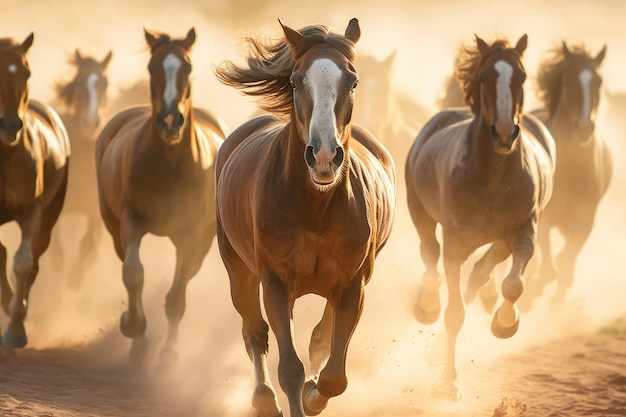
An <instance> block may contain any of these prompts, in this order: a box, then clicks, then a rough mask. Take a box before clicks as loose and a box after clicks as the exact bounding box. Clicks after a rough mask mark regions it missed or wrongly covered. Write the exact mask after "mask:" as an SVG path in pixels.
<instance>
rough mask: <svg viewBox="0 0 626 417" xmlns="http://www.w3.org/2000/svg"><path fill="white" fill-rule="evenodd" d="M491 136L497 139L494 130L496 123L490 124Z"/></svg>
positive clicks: (496, 133)
mask: <svg viewBox="0 0 626 417" xmlns="http://www.w3.org/2000/svg"><path fill="white" fill-rule="evenodd" d="M490 131H491V137H492V138H494V139H498V131H497V130H496V125H491V129H490Z"/></svg>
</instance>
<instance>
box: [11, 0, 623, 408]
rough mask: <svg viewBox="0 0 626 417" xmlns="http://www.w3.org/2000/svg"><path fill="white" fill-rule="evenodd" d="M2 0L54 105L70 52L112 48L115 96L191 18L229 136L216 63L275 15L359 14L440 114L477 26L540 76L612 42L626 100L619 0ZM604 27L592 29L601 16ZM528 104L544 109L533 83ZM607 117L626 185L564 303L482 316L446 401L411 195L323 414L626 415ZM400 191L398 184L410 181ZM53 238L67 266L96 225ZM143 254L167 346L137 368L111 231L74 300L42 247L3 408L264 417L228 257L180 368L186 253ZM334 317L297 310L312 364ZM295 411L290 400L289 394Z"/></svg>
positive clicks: (147, 250) (152, 305)
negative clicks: (315, 331) (517, 316)
mask: <svg viewBox="0 0 626 417" xmlns="http://www.w3.org/2000/svg"><path fill="white" fill-rule="evenodd" d="M2 3H3V4H5V7H4V12H3V15H2V16H0V22H2V27H3V29H2V33H1V34H0V35H6V36H11V37H15V38H17V39H20V40H21V39H23V38H25V37H26V36H27V35H28V34H29V33H30V32H31V31H34V32H35V43H34V45H33V48H32V50H31V52H30V54H29V57H30V64H31V70H32V73H33V76H32V79H31V97H36V98H41V99H44V100H51V99H52V98H53V97H52V94H53V92H52V89H51V85H52V82H53V81H54V80H57V79H60V78H67V77H69V76H70V75H72V74H71V73H69V72H68V67H67V65H66V58H67V56H69V55H70V54H71V53H72V51H73V50H74V48H77V47H78V48H80V49H81V51H82V52H83V53H84V54H88V55H89V54H93V55H95V56H96V57H98V58H101V57H103V56H104V55H105V54H106V52H107V51H108V50H109V49H113V51H114V58H113V61H112V63H111V67H110V76H111V77H110V78H111V80H110V85H111V87H110V88H111V91H112V94H113V95H114V94H115V92H116V91H117V89H119V88H122V87H123V86H124V85H128V84H130V83H132V82H134V80H136V79H137V78H141V77H144V76H145V74H146V68H145V66H146V62H147V52H146V51H145V49H144V46H143V34H142V28H144V27H146V28H148V29H152V30H160V31H165V32H168V33H171V34H173V35H175V36H182V35H184V34H185V33H186V31H187V30H188V29H189V28H190V27H191V26H195V27H196V30H197V33H198V41H197V44H196V46H195V49H194V53H193V55H192V59H193V60H194V77H195V84H194V87H195V88H194V99H195V103H196V104H198V105H202V106H206V107H207V108H210V109H213V110H216V111H219V113H220V114H221V115H222V116H223V117H224V119H225V120H226V121H227V123H228V124H229V125H230V126H231V127H233V128H234V127H235V126H237V124H238V123H240V122H242V121H243V120H245V118H246V117H248V115H249V114H250V113H252V112H253V111H254V107H253V106H252V104H251V103H250V102H249V100H247V99H245V98H241V97H240V96H239V95H238V93H237V92H234V91H230V90H229V89H227V88H226V87H223V86H220V85H218V84H217V81H215V79H214V77H213V76H212V74H211V65H212V64H214V63H217V62H219V61H221V60H222V59H238V58H239V57H240V56H241V54H242V52H243V51H242V49H241V48H240V44H239V38H240V37H241V35H242V34H250V33H253V34H256V33H259V32H261V31H263V30H268V31H270V32H272V33H275V34H276V33H278V32H277V30H278V26H277V22H276V18H278V17H280V18H281V19H283V20H284V21H285V22H286V23H288V24H290V25H292V26H295V27H298V26H304V25H307V24H311V23H325V24H329V25H331V26H333V27H335V28H337V30H339V31H342V30H343V29H344V28H345V25H346V23H347V21H348V20H349V19H350V18H351V17H353V16H357V17H359V19H360V21H361V28H362V30H363V35H362V38H361V41H360V46H361V47H362V48H363V50H366V51H367V52H370V53H373V54H376V55H378V56H380V57H384V56H387V55H388V54H389V52H390V51H391V50H393V49H397V50H398V51H399V53H398V61H397V70H396V72H397V74H396V79H395V84H396V85H397V86H398V88H403V89H405V90H407V91H408V92H409V93H411V94H414V95H415V97H417V99H418V100H419V101H420V102H422V103H424V105H425V106H430V107H432V106H434V104H435V103H436V96H437V94H438V90H439V88H440V86H441V84H442V83H443V81H444V79H445V77H447V76H448V75H449V72H450V69H451V63H452V60H453V55H454V52H455V51H456V49H457V47H458V44H459V42H461V41H467V40H471V39H472V37H473V35H474V33H478V34H480V35H481V36H483V37H485V38H490V37H493V36H494V35H496V34H502V35H506V36H510V38H511V39H514V40H515V39H517V38H519V36H520V35H521V34H523V33H528V34H529V42H530V43H529V49H528V52H527V56H526V58H527V60H526V65H527V68H528V69H529V71H534V69H535V68H536V64H537V62H538V60H539V57H540V55H541V52H542V51H543V50H544V49H545V48H546V47H547V46H550V45H551V44H552V43H554V42H556V41H559V40H560V39H562V38H565V39H567V40H571V41H574V42H585V43H586V44H587V45H588V46H589V47H590V48H591V49H592V50H593V51H597V50H599V49H600V48H601V46H602V45H603V44H604V43H607V44H608V53H607V59H606V60H605V63H604V65H603V73H604V75H605V80H604V85H605V88H607V89H610V90H611V91H614V92H620V91H626V80H624V79H622V74H623V70H622V68H623V62H622V61H621V59H622V58H621V57H623V56H626V36H623V27H622V24H621V21H620V20H619V19H618V18H617V16H620V15H622V16H623V14H624V12H626V10H624V9H625V8H626V5H624V4H623V3H621V2H617V1H606V2H600V3H598V4H596V2H594V3H593V4H587V5H585V6H583V5H581V4H579V5H577V6H571V5H569V2H565V1H555V2H550V5H551V6H550V7H551V8H550V9H546V8H545V6H543V2H539V1H526V2H517V1H515V2H492V1H478V2H476V3H472V4H470V3H469V2H462V1H449V2H441V4H439V3H437V4H438V5H437V6H435V3H433V2H427V1H416V2H406V3H405V2H401V1H391V2H387V3H388V4H389V5H392V6H394V7H395V8H389V9H385V8H382V6H381V5H380V2H379V1H376V2H374V1H364V2H360V4H361V6H360V8H361V9H359V10H356V7H355V6H350V3H348V2H333V3H332V7H331V3H328V4H327V3H325V2H323V4H322V3H319V2H315V5H313V3H314V2H306V3H302V4H300V3H299V2H287V1H285V2H278V3H274V2H271V1H269V0H266V1H258V2H252V3H247V2H246V1H243V0H242V1H228V0H224V1H223V2H222V1H208V2H200V1H197V2H196V1H185V2H179V3H177V4H176V5H173V4H170V3H166V2H158V1H154V2H152V1H147V0H146V1H138V2H122V1H119V0H112V1H108V2H81V3H80V4H74V2H71V1H69V0H59V1H57V2H55V4H54V6H52V4H51V2H48V1H44V0H2ZM387 3H386V4H387ZM253 4H254V5H255V7H256V9H254V10H253V8H252V5H253ZM504 4H506V5H504ZM585 4H586V3H585ZM229 5H231V6H232V5H234V6H233V7H229ZM183 6H184V7H183ZM566 7H571V9H569V11H568V12H567V13H568V14H567V16H568V17H567V18H563V17H562V16H561V14H560V13H561V12H562V10H561V9H564V8H566ZM557 13H558V14H557ZM94 16H98V17H97V18H95V17H94ZM173 16H175V17H176V18H175V19H173V18H172V17H173ZM589 16H594V18H593V19H592V20H590V21H587V20H586V19H588V17H589ZM50 17H54V19H51V18H50ZM471 18H473V19H471ZM527 94H528V101H527V103H528V105H529V106H531V105H532V90H529V91H528V93H527ZM611 111H612V109H611V108H610V107H609V106H608V104H607V103H606V100H605V101H604V102H603V107H602V113H601V117H600V120H599V122H598V130H599V131H600V133H601V134H602V135H603V136H604V137H605V138H606V139H607V141H608V142H609V145H610V146H611V147H612V149H613V150H614V153H615V158H616V173H615V175H616V177H615V180H614V183H613V184H612V186H611V188H610V189H609V193H608V195H607V196H606V198H605V200H604V201H603V203H602V205H601V207H600V210H599V212H598V217H597V223H596V228H595V229H594V232H593V234H592V236H591V238H590V239H589V241H588V243H587V245H586V246H585V248H584V250H583V252H582V254H581V258H580V260H579V263H578V265H577V270H576V273H577V278H576V281H575V283H574V286H573V288H572V289H571V291H570V293H569V295H568V299H567V305H566V308H565V309H564V310H563V311H558V312H557V311H553V310H552V309H551V307H550V304H549V298H550V293H551V290H552V289H553V288H552V287H548V288H547V289H546V294H545V296H544V297H543V298H542V299H540V300H538V302H537V303H535V305H534V307H533V310H532V311H530V312H528V313H525V314H523V315H522V319H521V324H520V329H519V332H518V334H517V335H515V336H514V337H513V338H511V339H508V340H499V339H496V338H495V337H493V336H492V335H491V333H490V331H489V323H490V320H491V317H490V316H489V315H488V314H486V313H485V312H484V311H483V310H482V308H481V307H480V306H479V305H478V304H472V305H470V306H468V308H467V315H466V322H465V325H464V327H463V329H462V331H461V333H460V335H459V339H458V354H457V368H458V372H459V378H458V382H459V385H460V387H461V392H462V399H461V400H460V401H458V402H450V401H447V400H444V399H440V398H438V397H436V396H435V395H434V393H433V388H434V387H435V386H436V385H437V382H438V381H439V379H440V373H441V369H442V367H441V352H442V351H443V347H444V346H445V344H444V338H445V334H444V330H443V324H442V319H440V320H439V321H437V322H436V323H435V324H433V325H431V326H423V325H420V324H418V323H417V322H416V321H415V320H414V319H413V317H412V314H411V309H412V305H413V302H414V300H415V292H416V287H417V282H418V279H419V277H421V274H422V272H423V266H422V263H421V261H420V259H419V252H418V238H417V234H416V233H415V231H414V229H413V227H412V226H411V224H410V222H409V220H408V213H407V210H406V204H405V201H404V200H403V193H402V191H400V192H399V198H398V217H397V219H396V225H395V228H394V231H393V234H392V237H391V239H390V241H389V243H388V245H387V247H386V248H385V249H384V250H383V252H382V253H381V255H380V257H379V261H378V263H377V265H376V269H375V274H374V277H373V279H372V282H371V283H370V285H368V288H367V290H366V301H365V311H364V314H363V317H362V319H361V322H360V324H359V327H358V328H357V330H356V333H355V335H354V337H353V341H352V343H351V345H350V350H349V356H348V365H347V367H348V375H349V378H350V383H349V386H348V389H347V391H346V392H345V393H344V394H343V395H342V396H340V397H338V398H336V399H333V400H331V402H330V403H329V406H328V408H327V410H326V411H325V412H324V413H323V414H322V415H327V416H338V415H341V416H344V417H352V416H355V417H356V416H360V417H408V416H412V417H413V416H428V417H431V416H432V417H461V416H463V417H467V416H470V417H473V416H487V417H490V416H495V417H505V416H506V417H513V416H533V417H535V416H582V415H588V416H609V415H626V322H625V321H624V320H625V319H624V317H626V307H625V306H624V303H623V301H622V300H623V294H624V290H626V280H624V274H623V270H624V269H623V265H622V264H621V260H623V259H624V255H626V249H625V246H624V245H623V243H622V241H621V239H622V237H623V236H624V232H625V230H626V217H625V216H624V208H625V207H624V201H623V190H624V179H626V173H625V172H624V163H623V162H624V161H623V160H622V158H623V156H622V155H624V152H623V151H624V145H623V144H622V142H621V140H622V137H623V134H624V131H625V130H624V126H623V125H620V124H619V123H617V122H614V121H613V119H611V114H612V113H611ZM408 140H412V138H408ZM397 163H398V164H403V163H404V161H403V160H401V159H400V160H398V161H397ZM398 187H399V190H402V188H403V187H404V184H403V183H402V181H400V182H399V184H398ZM58 227H59V230H60V232H61V233H62V236H63V241H64V242H65V243H66V244H67V247H68V249H66V253H68V257H67V259H65V260H64V262H65V264H66V266H68V269H69V265H71V263H72V262H73V257H75V256H76V255H75V254H73V253H72V249H69V248H71V247H72V246H71V245H73V244H75V242H76V240H77V239H78V236H79V235H80V233H82V230H83V228H84V220H83V219H82V218H80V217H79V216H74V215H72V216H65V217H63V218H62V219H61V221H60V222H59V225H58ZM16 234H17V231H16V229H15V227H14V226H13V225H7V226H3V227H2V229H1V230H0V235H1V236H2V238H3V242H6V244H7V246H8V248H9V253H10V254H12V253H14V250H15V248H16V243H15V242H16ZM141 257H142V260H143V262H144V267H145V275H146V285H145V289H144V305H145V308H146V313H147V317H148V331H147V339H148V343H149V346H150V348H151V352H152V353H153V354H152V356H151V360H150V361H149V363H148V364H147V366H146V367H145V368H137V367H135V366H133V365H132V364H131V362H130V360H129V358H128V356H129V355H128V353H129V348H130V342H129V341H128V340H127V339H125V338H124V337H123V336H122V335H121V334H120V332H119V330H118V321H119V316H120V314H121V313H122V311H124V308H125V303H126V295H125V291H124V287H123V285H122V282H121V263H120V262H119V261H118V259H117V258H116V257H115V256H114V254H113V250H112V244H111V240H110V238H109V237H108V236H104V237H103V239H102V241H101V243H100V254H99V258H98V261H97V263H96V264H95V265H94V266H93V267H92V268H91V269H90V271H89V274H88V275H87V276H86V277H85V278H84V283H83V285H82V287H81V288H80V289H79V290H78V291H74V290H71V289H69V288H68V286H67V284H66V283H67V280H68V276H67V273H58V272H54V271H53V270H52V268H51V265H50V259H48V258H46V256H45V255H44V257H43V258H42V266H41V272H40V274H39V277H38V281H37V282H36V283H35V285H34V287H33V290H32V295H31V306H30V310H29V315H28V318H27V321H26V327H27V332H28V336H29V344H28V346H27V347H26V348H25V349H22V350H19V351H15V352H12V351H3V352H2V357H1V359H0V415H2V416H23V417H35V416H36V417H40V416H81V417H82V416H98V417H100V416H102V417H104V416H107V417H108V416H117V417H126V416H128V417H130V416H133V417H143V416H146V417H148V416H173V417H178V416H180V417H187V416H207V417H213V416H233V417H240V416H241V417H243V416H248V415H249V411H250V406H249V405H250V396H251V393H252V386H253V372H252V366H251V365H250V362H249V360H248V358H247V355H246V353H245V349H244V347H243V342H242V340H241V327H240V325H241V323H240V319H239V317H238V315H237V314H236V312H235V310H234V309H233V307H232V305H231V302H230V294H229V289H228V282H227V281H228V280H227V277H226V274H225V271H224V268H223V265H222V264H221V260H220V259H219V255H218V253H217V246H216V245H214V247H213V248H212V250H211V252H210V253H209V255H208V256H207V258H206V259H205V262H204V265H203V268H202V270H201V271H200V273H199V274H198V275H197V276H196V277H195V278H194V279H193V280H192V281H191V283H190V285H189V287H188V292H187V295H188V300H187V301H188V302H187V311H186V314H185V317H184V318H183V321H182V323H181V328H180V337H179V345H178V347H179V359H178V362H177V363H176V364H175V365H174V366H173V367H172V368H170V369H161V368H160V367H159V366H158V362H157V361H156V354H157V352H158V349H159V348H160V345H161V343H162V341H163V336H164V330H165V313H164V311H163V304H164V297H165V293H166V291H167V288H168V286H169V284H170V282H171V279H172V276H173V268H174V254H173V249H172V247H171V245H170V244H169V242H168V241H167V240H165V239H159V238H155V237H148V238H146V239H145V241H144V244H143V246H142V248H141ZM443 287H444V288H442V295H443V297H444V298H443V302H444V303H445V300H446V297H445V292H444V289H445V286H443ZM321 307H322V304H321V301H320V300H319V299H317V298H315V297H312V296H311V297H304V298H302V299H301V300H299V302H298V303H297V304H296V309H295V312H294V316H295V322H296V327H295V329H296V330H295V331H296V341H297V343H298V347H299V351H300V353H301V356H302V358H303V360H304V361H305V362H306V360H307V355H306V352H307V341H308V338H309V337H310V331H311V329H312V327H313V326H314V325H315V323H316V322H317V320H318V319H319V317H320V314H321ZM6 323H7V318H6V317H5V316H4V315H0V327H2V328H4V327H6ZM277 359H278V358H277V349H276V346H275V345H274V344H273V339H272V345H271V347H270V359H269V366H270V369H271V377H272V378H273V381H277V379H276V374H275V369H276V364H277ZM275 385H276V386H278V384H277V382H275ZM281 395H282V394H281ZM280 400H281V402H282V404H285V401H284V400H285V399H284V398H283V397H281V398H280Z"/></svg>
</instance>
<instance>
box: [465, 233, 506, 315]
mask: <svg viewBox="0 0 626 417" xmlns="http://www.w3.org/2000/svg"><path fill="white" fill-rule="evenodd" d="M510 254H511V250H510V249H509V248H508V246H507V245H506V244H505V243H504V242H502V241H496V242H494V243H493V244H492V245H491V246H490V247H489V249H488V250H487V252H486V253H485V254H484V255H483V257H482V258H480V259H479V260H478V262H476V264H474V268H473V269H472V272H471V273H470V276H469V278H468V281H467V289H466V290H465V303H467V304H469V303H470V302H472V300H473V299H474V297H475V296H476V293H477V292H478V291H479V290H480V296H481V297H480V298H481V301H482V303H483V307H484V308H485V310H486V311H487V312H489V313H491V312H492V310H493V307H494V306H495V304H496V301H497V299H498V294H497V292H495V284H494V282H493V269H494V268H495V266H496V265H498V264H499V263H500V262H503V261H504V260H506V258H507V257H508V256H509V255H510ZM485 284H489V286H488V287H485ZM488 290H489V292H488Z"/></svg>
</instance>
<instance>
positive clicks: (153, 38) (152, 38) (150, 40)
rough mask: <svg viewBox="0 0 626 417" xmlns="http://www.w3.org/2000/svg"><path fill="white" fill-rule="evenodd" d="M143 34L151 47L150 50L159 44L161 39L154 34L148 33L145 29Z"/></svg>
mask: <svg viewBox="0 0 626 417" xmlns="http://www.w3.org/2000/svg"><path fill="white" fill-rule="evenodd" d="M143 33H144V37H145V38H146V42H148V46H149V47H150V49H152V47H153V46H154V45H155V44H156V43H157V41H158V40H159V39H158V38H157V37H156V36H154V35H153V34H152V33H150V32H148V31H147V30H146V28H144V29H143Z"/></svg>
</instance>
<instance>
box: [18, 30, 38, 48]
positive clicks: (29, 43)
mask: <svg viewBox="0 0 626 417" xmlns="http://www.w3.org/2000/svg"><path fill="white" fill-rule="evenodd" d="M34 37H35V34H34V33H33V32H31V33H30V35H28V36H27V37H26V39H24V42H22V44H21V45H20V48H21V49H22V52H23V53H26V52H28V50H29V49H30V47H31V46H32V45H33V39H34Z"/></svg>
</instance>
